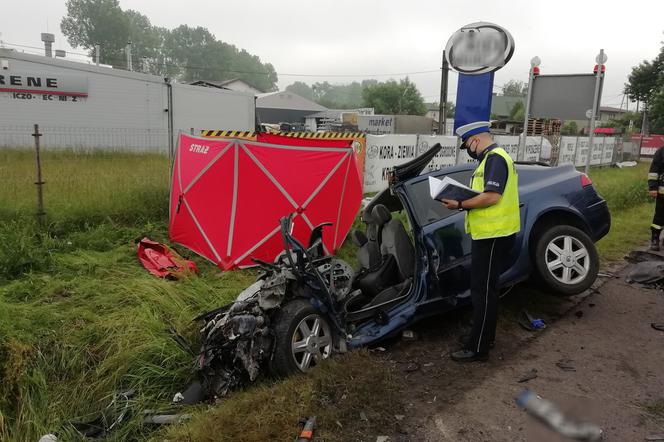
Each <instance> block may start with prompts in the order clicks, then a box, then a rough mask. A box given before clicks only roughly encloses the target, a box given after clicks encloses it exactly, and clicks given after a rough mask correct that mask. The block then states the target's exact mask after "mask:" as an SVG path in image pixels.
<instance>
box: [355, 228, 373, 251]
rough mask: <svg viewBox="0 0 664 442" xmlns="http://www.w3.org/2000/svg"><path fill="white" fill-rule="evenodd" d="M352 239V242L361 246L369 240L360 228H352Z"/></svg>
mask: <svg viewBox="0 0 664 442" xmlns="http://www.w3.org/2000/svg"><path fill="white" fill-rule="evenodd" d="M352 240H353V243H354V244H355V245H356V246H358V247H362V246H363V245H365V244H366V243H367V242H368V241H369V240H368V239H367V235H365V234H364V232H362V231H361V230H353V235H352Z"/></svg>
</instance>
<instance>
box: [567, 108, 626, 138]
mask: <svg viewBox="0 0 664 442" xmlns="http://www.w3.org/2000/svg"><path fill="white" fill-rule="evenodd" d="M626 112H627V110H625V109H619V108H617V107H610V106H600V108H599V116H598V117H597V122H596V126H597V127H603V126H606V123H608V122H609V121H611V120H615V119H617V118H620V117H621V116H622V115H623V114H625V113H626ZM569 121H574V122H575V123H576V126H577V127H578V128H579V130H582V131H583V134H584V135H588V133H589V130H590V118H588V119H585V120H565V124H567V123H568V122H569ZM596 133H597V132H596Z"/></svg>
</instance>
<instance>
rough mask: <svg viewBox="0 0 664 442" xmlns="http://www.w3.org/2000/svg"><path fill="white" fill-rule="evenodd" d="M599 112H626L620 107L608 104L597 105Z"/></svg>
mask: <svg viewBox="0 0 664 442" xmlns="http://www.w3.org/2000/svg"><path fill="white" fill-rule="evenodd" d="M599 111H600V112H607V113H609V112H610V113H615V114H624V113H625V112H627V111H626V110H625V109H620V108H617V107H610V106H600V107H599Z"/></svg>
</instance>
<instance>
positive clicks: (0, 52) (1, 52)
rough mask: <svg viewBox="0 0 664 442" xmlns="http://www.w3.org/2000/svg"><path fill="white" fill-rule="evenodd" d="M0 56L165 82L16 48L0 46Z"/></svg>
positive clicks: (138, 73)
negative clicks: (29, 52)
mask: <svg viewBox="0 0 664 442" xmlns="http://www.w3.org/2000/svg"><path fill="white" fill-rule="evenodd" d="M0 58H8V59H16V60H23V61H29V62H32V63H38V64H43V65H47V66H57V67H60V68H63V69H75V70H79V71H85V72H93V73H96V74H102V75H111V76H114V77H122V78H131V79H134V80H143V81H148V82H152V83H163V82H164V77H163V76H160V75H152V74H144V73H142V72H136V71H127V70H124V69H115V68H113V67H107V66H97V65H95V64H93V63H91V62H90V63H84V62H80V61H70V60H66V59H62V58H52V57H46V56H44V55H34V54H26V53H24V52H19V51H17V50H15V49H7V48H0ZM10 68H11V67H10Z"/></svg>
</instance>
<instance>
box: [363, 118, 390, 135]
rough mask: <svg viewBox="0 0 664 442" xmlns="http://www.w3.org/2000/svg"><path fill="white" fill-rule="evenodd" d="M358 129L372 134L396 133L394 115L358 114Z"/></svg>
mask: <svg viewBox="0 0 664 442" xmlns="http://www.w3.org/2000/svg"><path fill="white" fill-rule="evenodd" d="M357 129H358V130H359V131H360V132H364V133H367V134H371V135H385V134H393V133H394V115H358V116H357Z"/></svg>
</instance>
